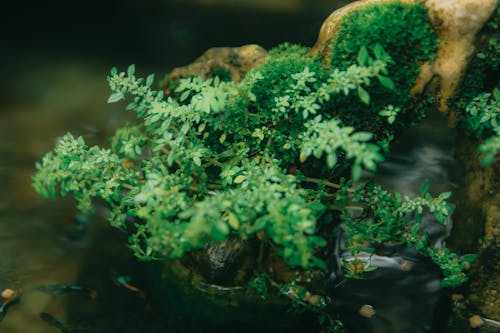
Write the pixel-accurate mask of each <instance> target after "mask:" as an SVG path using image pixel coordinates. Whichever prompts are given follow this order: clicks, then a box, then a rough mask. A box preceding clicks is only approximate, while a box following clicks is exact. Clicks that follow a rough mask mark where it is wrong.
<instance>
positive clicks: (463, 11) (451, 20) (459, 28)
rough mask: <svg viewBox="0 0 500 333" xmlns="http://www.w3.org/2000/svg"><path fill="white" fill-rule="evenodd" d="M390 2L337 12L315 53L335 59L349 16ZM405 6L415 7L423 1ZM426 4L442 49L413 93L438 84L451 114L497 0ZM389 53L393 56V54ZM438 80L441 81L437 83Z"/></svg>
mask: <svg viewBox="0 0 500 333" xmlns="http://www.w3.org/2000/svg"><path fill="white" fill-rule="evenodd" d="M390 2H393V0H367V1H356V2H353V3H351V4H349V5H347V6H345V7H343V8H341V9H339V10H337V11H335V12H333V13H332V14H331V15H330V16H329V17H328V18H327V19H326V20H325V22H324V23H323V25H322V27H321V30H320V33H319V36H318V40H317V42H316V44H315V45H314V47H313V49H312V53H318V52H319V53H320V54H321V57H322V58H323V59H324V61H325V62H327V59H329V58H330V55H331V46H332V45H331V42H332V40H333V38H334V37H335V36H336V34H337V32H338V30H339V27H340V25H341V23H342V19H343V18H344V17H345V16H346V15H347V14H350V13H352V12H353V11H356V10H359V9H360V8H363V7H365V6H366V5H369V4H373V3H381V4H383V3H390ZM401 2H403V3H407V4H412V3H418V2H421V1H419V0H404V1H401ZM424 3H425V6H426V7H427V9H428V14H429V18H430V21H431V24H432V26H433V27H434V29H435V30H436V34H437V37H438V39H439V42H440V46H439V49H438V52H437V55H436V58H435V59H434V60H433V61H429V62H426V63H424V64H422V65H421V69H420V74H419V75H418V77H417V81H416V83H415V85H414V86H413V88H412V89H411V93H412V94H413V95H416V94H420V93H422V92H423V91H424V89H425V88H426V87H427V86H428V84H429V83H430V82H431V81H433V82H436V88H435V90H436V94H437V96H438V97H439V109H440V111H442V112H443V113H446V114H448V106H447V102H448V100H449V99H450V98H451V97H452V96H453V94H454V93H455V91H456V89H457V87H458V85H459V84H460V82H461V79H462V78H463V76H464V74H465V70H466V68H467V63H468V60H469V58H470V56H471V55H472V54H473V52H474V42H475V38H476V34H477V32H478V31H479V30H480V29H481V28H482V27H483V26H484V24H485V23H486V22H487V20H488V18H489V17H490V16H491V14H492V13H493V11H494V10H495V8H496V6H497V0H426V1H424ZM387 51H389V53H390V50H387ZM434 78H437V80H435V81H434V80H433V79H434ZM448 115H449V114H448ZM450 117H451V116H450ZM450 122H451V123H456V122H457V119H456V117H451V119H450Z"/></svg>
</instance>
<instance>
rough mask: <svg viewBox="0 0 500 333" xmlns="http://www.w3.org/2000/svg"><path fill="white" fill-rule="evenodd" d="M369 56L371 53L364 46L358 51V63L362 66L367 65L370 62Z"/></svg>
mask: <svg viewBox="0 0 500 333" xmlns="http://www.w3.org/2000/svg"><path fill="white" fill-rule="evenodd" d="M369 57H370V55H369V54H368V50H367V49H366V47H364V46H363V47H362V48H361V49H360V50H359V53H358V64H359V65H360V66H365V65H366V64H367V63H368V58H369Z"/></svg>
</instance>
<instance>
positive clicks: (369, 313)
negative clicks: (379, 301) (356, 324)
mask: <svg viewBox="0 0 500 333" xmlns="http://www.w3.org/2000/svg"><path fill="white" fill-rule="evenodd" d="M375 313H376V312H375V309H374V308H373V306H371V305H368V304H365V305H363V306H362V307H361V308H360V309H359V314H360V315H361V316H363V317H365V318H371V317H373V316H374V315H375Z"/></svg>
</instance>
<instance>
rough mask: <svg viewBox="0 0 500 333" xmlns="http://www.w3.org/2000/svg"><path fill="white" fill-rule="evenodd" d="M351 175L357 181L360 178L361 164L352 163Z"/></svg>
mask: <svg viewBox="0 0 500 333" xmlns="http://www.w3.org/2000/svg"><path fill="white" fill-rule="evenodd" d="M351 177H352V180H353V181H358V180H359V179H360V178H361V166H360V165H359V164H358V163H354V165H353V166H352V170H351Z"/></svg>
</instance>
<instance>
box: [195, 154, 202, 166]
mask: <svg viewBox="0 0 500 333" xmlns="http://www.w3.org/2000/svg"><path fill="white" fill-rule="evenodd" d="M193 162H194V164H196V165H197V166H201V158H200V157H199V156H194V157H193Z"/></svg>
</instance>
